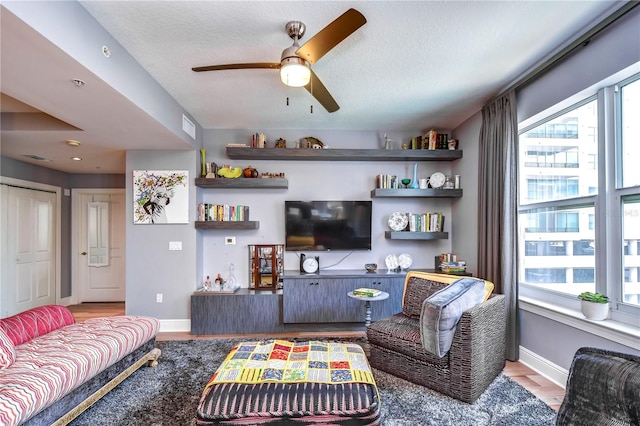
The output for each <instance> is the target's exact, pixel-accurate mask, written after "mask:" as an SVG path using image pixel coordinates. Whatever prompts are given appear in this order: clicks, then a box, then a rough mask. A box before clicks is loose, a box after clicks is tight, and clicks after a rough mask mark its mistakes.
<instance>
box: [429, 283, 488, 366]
mask: <svg viewBox="0 0 640 426" xmlns="http://www.w3.org/2000/svg"><path fill="white" fill-rule="evenodd" d="M483 299H484V281H483V280H479V279H476V278H461V279H459V280H457V281H455V282H453V283H452V284H450V285H448V286H446V287H445V288H443V289H442V290H439V291H437V292H436V293H434V294H432V295H431V296H429V297H428V298H427V299H425V300H424V302H423V304H422V314H421V317H420V336H421V338H422V344H423V346H424V348H425V350H426V351H428V352H430V353H432V354H434V355H436V356H438V357H443V356H445V355H446V354H447V352H449V349H450V348H451V342H452V341H453V334H454V333H455V331H456V326H457V325H458V321H460V317H461V316H462V313H463V312H464V311H466V310H467V309H470V308H472V307H474V306H476V305H479V304H481V303H482V301H483Z"/></svg>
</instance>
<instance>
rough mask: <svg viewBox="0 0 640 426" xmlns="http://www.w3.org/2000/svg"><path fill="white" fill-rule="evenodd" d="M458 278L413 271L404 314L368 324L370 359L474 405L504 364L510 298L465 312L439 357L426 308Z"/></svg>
mask: <svg viewBox="0 0 640 426" xmlns="http://www.w3.org/2000/svg"><path fill="white" fill-rule="evenodd" d="M455 279H457V278H456V277H453V278H452V277H451V276H449V277H446V276H442V275H437V274H425V273H420V272H409V273H408V274H407V278H406V281H405V294H404V299H403V307H402V312H400V313H397V314H395V315H393V316H391V317H388V318H384V319H382V320H380V321H376V322H374V323H373V324H371V326H369V327H368V328H367V338H368V340H369V347H370V356H369V362H370V364H371V366H372V367H374V368H377V369H379V370H383V371H386V372H387V373H390V374H392V375H394V376H397V377H401V378H403V379H405V380H408V381H410V382H413V383H417V384H420V385H423V386H426V387H428V388H431V389H433V390H435V391H438V392H441V393H443V394H446V395H449V396H451V397H453V398H456V399H459V400H461V401H464V402H467V403H472V402H473V401H475V400H476V399H477V398H478V397H479V396H480V394H482V392H484V390H485V389H486V388H487V386H489V384H491V382H492V381H493V380H494V379H495V377H496V376H497V375H498V374H499V373H500V372H501V371H502V369H503V368H504V365H505V338H506V337H505V331H506V308H505V297H504V295H492V296H490V297H489V298H488V300H486V301H484V302H482V303H480V304H479V305H477V306H474V307H472V308H470V309H468V310H466V311H464V312H463V313H462V317H461V318H460V321H459V323H458V325H457V328H456V331H455V333H454V335H453V342H452V345H451V348H450V350H449V351H448V352H447V353H446V354H445V355H444V356H443V357H442V358H440V357H438V356H436V355H434V354H432V353H430V352H428V351H426V350H425V347H424V345H423V342H422V340H421V331H420V322H421V311H422V309H423V303H424V300H425V299H426V298H428V297H429V296H431V295H432V294H433V293H435V292H436V291H438V290H441V289H443V288H444V287H445V286H446V285H447V283H448V282H451V281H452V280H455ZM436 280H437V281H436ZM490 288H491V289H492V288H493V285H492V284H491V287H490Z"/></svg>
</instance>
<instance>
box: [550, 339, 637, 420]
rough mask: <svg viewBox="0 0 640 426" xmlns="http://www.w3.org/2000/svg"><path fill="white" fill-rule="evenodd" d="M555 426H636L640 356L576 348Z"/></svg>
mask: <svg viewBox="0 0 640 426" xmlns="http://www.w3.org/2000/svg"><path fill="white" fill-rule="evenodd" d="M556 424H557V425H558V426H568V425H575V426H579V425H616V426H625V425H639V424H640V357H639V356H636V355H631V354H624V353H620V352H614V351H609V350H605V349H596V348H580V349H578V351H577V352H576V354H575V355H574V357H573V361H572V362H571V368H570V369H569V377H568V379H567V388H566V392H565V395H564V399H563V401H562V405H561V406H560V410H558V417H557V418H556Z"/></svg>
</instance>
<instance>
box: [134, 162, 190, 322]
mask: <svg viewBox="0 0 640 426" xmlns="http://www.w3.org/2000/svg"><path fill="white" fill-rule="evenodd" d="M126 163H127V172H126V182H127V190H126V198H125V199H126V200H130V201H131V202H128V203H127V204H126V206H127V223H126V232H127V236H126V247H127V260H126V283H127V284H126V285H127V289H126V311H127V314H138V315H150V316H154V317H157V318H160V319H187V318H189V317H190V313H189V302H190V298H189V296H190V295H191V293H192V292H193V291H194V290H195V289H196V278H195V277H196V256H198V253H196V230H195V228H194V225H193V220H194V219H193V218H194V216H195V206H196V203H195V186H194V183H193V178H194V177H195V173H196V170H197V163H196V155H195V151H128V152H127V161H126ZM134 170H187V171H188V172H189V181H190V185H189V223H187V224H157V225H134V224H133V188H132V187H133V171H134ZM170 241H180V242H182V250H181V251H169V242H170ZM157 293H162V294H163V299H164V301H163V303H156V294H157Z"/></svg>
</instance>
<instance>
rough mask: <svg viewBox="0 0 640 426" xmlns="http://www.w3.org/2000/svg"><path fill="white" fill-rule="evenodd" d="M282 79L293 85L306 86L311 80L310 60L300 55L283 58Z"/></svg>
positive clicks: (288, 84) (285, 82)
mask: <svg viewBox="0 0 640 426" xmlns="http://www.w3.org/2000/svg"><path fill="white" fill-rule="evenodd" d="M280 64H281V66H280V79H281V80H282V82H283V83H284V84H286V85H287V86H291V87H304V86H306V85H307V84H309V81H310V80H311V69H310V68H309V62H307V61H305V60H304V59H302V58H300V57H298V56H290V57H288V58H284V59H282V62H281V63H280Z"/></svg>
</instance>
